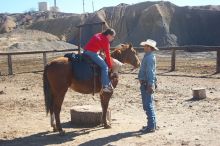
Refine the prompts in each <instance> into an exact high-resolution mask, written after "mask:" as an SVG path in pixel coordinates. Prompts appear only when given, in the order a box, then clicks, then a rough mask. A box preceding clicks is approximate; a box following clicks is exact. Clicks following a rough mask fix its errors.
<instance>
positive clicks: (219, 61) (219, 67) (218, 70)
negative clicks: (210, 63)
mask: <svg viewBox="0 0 220 146" xmlns="http://www.w3.org/2000/svg"><path fill="white" fill-rule="evenodd" d="M216 73H220V50H218V51H217V59H216Z"/></svg>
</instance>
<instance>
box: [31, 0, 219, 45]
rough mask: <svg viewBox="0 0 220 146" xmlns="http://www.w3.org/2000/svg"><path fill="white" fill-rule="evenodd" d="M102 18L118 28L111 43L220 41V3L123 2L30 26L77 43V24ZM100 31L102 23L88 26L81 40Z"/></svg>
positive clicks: (175, 43)
mask: <svg viewBox="0 0 220 146" xmlns="http://www.w3.org/2000/svg"><path fill="white" fill-rule="evenodd" d="M100 21H104V22H106V27H112V28H114V29H115V30H116V32H117V38H116V39H115V41H114V42H113V44H112V45H117V44H118V43H120V42H132V43H133V44H134V45H136V46H137V45H138V44H139V42H140V41H143V40H145V39H147V38H151V39H154V40H156V41H157V42H158V45H159V46H175V45H220V37H219V36H220V29H219V26H220V6H201V7H190V6H188V7H178V6H176V5H174V4H172V3H170V2H164V1H163V2H161V1H160V2H142V3H138V4H134V5H127V4H120V5H118V6H115V7H105V8H102V9H100V10H99V11H96V12H95V13H90V14H82V15H79V14H72V15H69V16H67V17H58V18H56V19H49V20H48V19H47V20H45V21H36V22H34V23H32V24H31V25H30V26H29V28H30V29H37V30H41V31H46V32H48V33H52V34H54V35H56V36H58V37H59V38H60V39H62V40H66V41H67V42H71V43H73V44H76V45H77V44H78V42H79V40H78V35H79V31H78V29H77V28H76V26H77V25H79V24H84V23H93V22H100ZM99 31H101V27H100V26H93V27H85V28H84V29H83V30H82V44H85V43H86V42H87V41H88V39H89V38H90V37H91V35H92V34H94V33H96V32H99Z"/></svg>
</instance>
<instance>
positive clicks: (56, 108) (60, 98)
mask: <svg viewBox="0 0 220 146" xmlns="http://www.w3.org/2000/svg"><path fill="white" fill-rule="evenodd" d="M65 93H66V92H65ZM65 93H63V94H62V96H57V97H56V101H55V102H54V105H53V109H54V115H55V119H56V128H57V130H58V131H59V133H60V134H64V133H65V131H63V129H62V127H61V124H60V111H61V106H62V103H63V100H64V96H65Z"/></svg>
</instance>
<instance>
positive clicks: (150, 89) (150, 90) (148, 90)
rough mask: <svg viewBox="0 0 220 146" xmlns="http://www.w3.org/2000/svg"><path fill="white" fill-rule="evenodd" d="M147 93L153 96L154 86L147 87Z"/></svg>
mask: <svg viewBox="0 0 220 146" xmlns="http://www.w3.org/2000/svg"><path fill="white" fill-rule="evenodd" d="M147 92H148V93H150V94H153V93H154V89H153V86H147Z"/></svg>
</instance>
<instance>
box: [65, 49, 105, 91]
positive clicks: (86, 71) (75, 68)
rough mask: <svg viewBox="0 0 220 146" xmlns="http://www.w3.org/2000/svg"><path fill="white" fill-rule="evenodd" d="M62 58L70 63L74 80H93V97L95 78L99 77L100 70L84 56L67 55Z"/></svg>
mask: <svg viewBox="0 0 220 146" xmlns="http://www.w3.org/2000/svg"><path fill="white" fill-rule="evenodd" d="M64 57H67V58H68V60H69V61H71V66H72V72H73V75H74V77H75V79H76V80H78V81H88V80H93V95H94V93H95V89H96V80H95V79H96V77H97V76H101V68H100V67H99V66H98V65H97V64H96V63H95V62H93V61H92V59H91V58H90V57H89V56H88V55H86V54H75V53H68V54H65V55H64Z"/></svg>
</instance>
